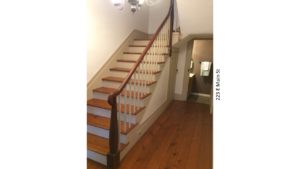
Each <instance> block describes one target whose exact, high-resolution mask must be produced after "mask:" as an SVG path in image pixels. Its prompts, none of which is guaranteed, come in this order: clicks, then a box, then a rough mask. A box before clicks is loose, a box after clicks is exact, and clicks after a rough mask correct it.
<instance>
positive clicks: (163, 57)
mask: <svg viewBox="0 0 300 169" xmlns="http://www.w3.org/2000/svg"><path fill="white" fill-rule="evenodd" d="M166 57H167V55H158V54H157V55H154V56H149V57H146V56H145V57H144V61H151V62H153V61H154V58H155V59H158V60H157V61H166ZM139 58H140V55H133V54H124V55H122V56H121V57H120V58H119V59H129V60H138V59H139Z"/></svg>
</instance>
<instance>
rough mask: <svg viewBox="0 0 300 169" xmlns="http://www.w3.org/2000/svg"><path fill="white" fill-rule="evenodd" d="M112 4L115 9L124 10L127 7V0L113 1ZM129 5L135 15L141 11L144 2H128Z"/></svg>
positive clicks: (131, 0) (130, 0) (138, 0)
mask: <svg viewBox="0 0 300 169" xmlns="http://www.w3.org/2000/svg"><path fill="white" fill-rule="evenodd" d="M112 3H113V4H114V6H115V7H117V8H118V9H120V10H122V9H123V8H124V5H125V0H112ZM128 3H129V4H130V9H131V12H132V13H135V12H136V11H138V10H140V8H141V7H142V5H143V4H144V0H128Z"/></svg>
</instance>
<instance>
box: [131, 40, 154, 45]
mask: <svg viewBox="0 0 300 169" xmlns="http://www.w3.org/2000/svg"><path fill="white" fill-rule="evenodd" d="M149 42H150V40H135V41H133V45H143V46H146V45H148V43H149Z"/></svg>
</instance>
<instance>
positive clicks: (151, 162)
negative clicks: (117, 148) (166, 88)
mask: <svg viewBox="0 0 300 169" xmlns="http://www.w3.org/2000/svg"><path fill="white" fill-rule="evenodd" d="M97 165H99V164H97V163H94V162H92V161H88V169H96V168H97V167H98V168H97V169H102V168H100V167H101V166H97ZM140 168H143V169H212V115H211V114H210V113H209V106H208V105H206V104H199V103H193V102H181V101H173V102H172V103H171V104H170V106H169V107H168V109H167V110H166V111H165V112H164V113H163V114H162V115H161V117H160V118H159V119H158V120H157V121H156V122H155V123H154V124H153V125H152V126H151V128H150V129H149V130H148V132H146V134H145V135H144V136H143V137H142V138H141V140H140V141H139V142H138V143H137V144H136V145H135V146H134V147H133V149H132V150H131V151H130V152H129V153H128V154H127V155H126V157H125V158H124V159H123V160H122V162H121V166H120V169H140Z"/></svg>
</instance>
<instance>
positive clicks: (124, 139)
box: [87, 125, 128, 144]
mask: <svg viewBox="0 0 300 169" xmlns="http://www.w3.org/2000/svg"><path fill="white" fill-rule="evenodd" d="M87 131H88V133H91V134H94V135H97V136H100V137H104V138H107V139H108V138H109V130H106V129H103V128H98V127H94V126H91V125H88V126H87ZM120 142H121V143H123V144H127V143H128V139H127V136H126V135H124V134H121V135H120Z"/></svg>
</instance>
